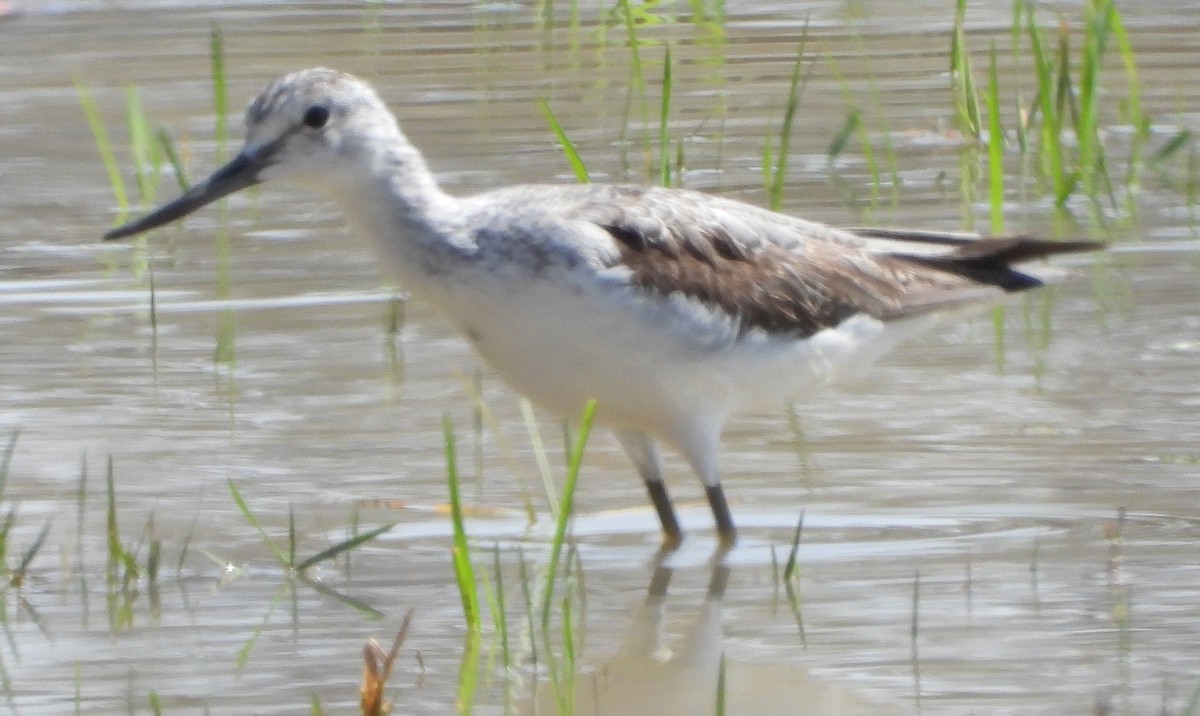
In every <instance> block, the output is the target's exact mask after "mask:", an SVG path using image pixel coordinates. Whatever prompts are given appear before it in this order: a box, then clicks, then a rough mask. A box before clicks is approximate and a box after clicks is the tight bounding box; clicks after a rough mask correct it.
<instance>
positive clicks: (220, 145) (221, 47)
mask: <svg viewBox="0 0 1200 716" xmlns="http://www.w3.org/2000/svg"><path fill="white" fill-rule="evenodd" d="M208 42H209V55H210V61H211V65H212V84H213V114H214V115H216V123H217V124H216V128H215V133H214V136H215V138H216V141H217V160H218V161H219V162H223V161H224V160H225V155H226V153H227V148H228V145H229V120H228V115H229V92H228V87H227V83H226V79H225V39H224V37H222V35H221V28H219V27H217V25H216V23H213V25H212V28H211V29H210V30H209V35H208Z"/></svg>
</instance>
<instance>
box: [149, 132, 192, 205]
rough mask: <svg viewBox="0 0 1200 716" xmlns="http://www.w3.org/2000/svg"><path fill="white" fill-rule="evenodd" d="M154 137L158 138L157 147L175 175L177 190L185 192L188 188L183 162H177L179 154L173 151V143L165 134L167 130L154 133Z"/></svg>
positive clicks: (169, 136)
mask: <svg viewBox="0 0 1200 716" xmlns="http://www.w3.org/2000/svg"><path fill="white" fill-rule="evenodd" d="M155 136H156V137H157V138H158V145H159V146H160V147H161V148H162V152H163V154H164V155H165V156H166V158H167V163H168V164H170V165H171V170H172V171H173V172H174V174H175V181H176V183H178V184H179V190H180V191H187V190H188V188H189V185H188V180H187V172H185V171H184V170H183V162H181V161H179V153H178V152H176V151H175V142H173V141H171V135H169V134H167V130H165V129H159V130H158V131H157V132H156V133H155Z"/></svg>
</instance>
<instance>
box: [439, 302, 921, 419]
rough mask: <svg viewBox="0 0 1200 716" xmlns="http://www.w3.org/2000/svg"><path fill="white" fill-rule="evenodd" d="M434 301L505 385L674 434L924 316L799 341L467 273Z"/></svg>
mask: <svg viewBox="0 0 1200 716" xmlns="http://www.w3.org/2000/svg"><path fill="white" fill-rule="evenodd" d="M468 285H471V286H472V287H471V288H467V287H465V286H464V285H463V284H461V283H460V284H457V286H456V287H455V288H453V289H446V290H436V291H434V292H432V293H431V294H430V295H429V296H428V298H430V299H431V300H433V301H434V302H435V303H436V304H439V307H440V308H441V309H442V310H443V312H444V313H446V314H447V316H448V317H449V318H451V320H453V321H454V322H455V324H456V325H457V326H458V327H459V329H460V330H461V331H462V332H463V333H464V334H465V335H466V336H467V338H468V339H469V340H470V341H471V342H472V344H473V345H474V346H475V348H476V349H477V350H478V351H479V353H480V355H481V356H482V357H483V359H484V360H485V361H486V362H487V363H488V365H489V366H491V367H492V369H494V370H495V371H496V372H497V373H498V374H499V375H500V376H501V377H502V378H503V379H504V380H505V381H506V382H508V383H509V384H510V385H511V386H512V387H513V388H514V389H516V390H517V391H518V392H520V393H522V394H523V395H525V396H526V397H528V398H529V399H530V400H531V401H533V402H534V403H535V404H537V405H539V406H541V407H543V408H545V409H548V410H551V411H553V412H554V413H556V414H558V415H560V416H563V417H574V416H576V415H578V414H579V412H580V411H581V410H582V408H583V406H584V405H585V404H586V402H587V401H588V400H591V399H595V400H596V401H597V404H598V407H597V420H598V421H600V422H603V423H605V424H607V425H609V426H611V427H623V428H636V429H639V430H643V431H645V432H647V433H649V434H651V435H655V436H657V437H660V438H663V439H666V440H667V441H669V442H673V441H675V440H676V439H678V438H679V437H680V436H681V435H684V434H686V433H687V432H688V431H689V430H691V429H692V427H693V426H694V425H695V424H696V423H697V422H702V423H706V424H709V425H713V424H717V425H720V424H723V423H724V422H725V420H726V419H727V418H728V417H729V415H731V414H733V413H735V412H739V411H742V410H754V409H767V410H773V409H778V408H782V407H783V406H784V405H786V404H787V403H788V402H789V401H791V400H794V399H796V398H798V397H800V396H803V395H807V394H809V393H811V392H812V391H813V390H814V389H816V388H817V387H819V386H820V385H822V384H824V383H827V382H830V381H832V380H835V379H837V378H838V377H840V376H842V375H844V374H847V373H849V372H852V371H853V370H855V369H857V368H860V367H862V366H863V365H865V364H867V363H869V362H870V361H872V360H874V359H875V358H877V357H878V356H880V355H882V354H883V353H884V352H886V351H887V350H888V349H890V348H891V347H892V346H894V345H895V344H896V343H897V342H899V341H901V340H903V339H905V338H907V337H908V336H910V335H913V334H915V333H916V332H918V331H920V330H924V329H925V328H926V327H927V326H928V325H931V324H932V322H933V321H932V320H931V319H920V320H918V321H906V322H901V323H890V324H884V323H882V322H880V321H878V320H876V319H874V318H871V317H869V316H856V317H854V318H852V319H850V320H847V321H845V322H843V323H842V324H841V325H840V326H838V327H837V328H834V329H828V330H825V331H822V332H820V333H817V334H815V335H813V336H811V337H809V338H808V339H803V340H801V339H795V338H791V337H786V336H770V335H767V334H764V333H761V332H757V331H752V332H749V333H747V334H745V335H742V336H738V334H737V326H736V324H734V323H733V322H732V321H730V320H729V319H728V317H726V316H724V315H723V314H720V313H715V312H713V311H711V310H709V309H707V308H706V307H703V306H699V305H698V304H696V303H695V302H692V301H684V300H682V299H680V300H677V301H671V302H662V301H659V302H657V303H656V302H653V301H652V300H650V299H648V298H646V297H644V296H642V295H640V294H637V293H632V292H629V291H627V290H613V289H612V288H611V287H608V288H602V287H600V286H595V287H592V288H591V289H588V290H585V289H580V290H574V289H573V288H571V287H566V286H563V285H562V284H554V283H549V282H539V281H537V280H536V279H533V280H530V281H528V282H524V283H523V284H521V285H519V286H518V287H517V288H514V287H513V282H511V281H508V282H501V281H497V282H487V283H483V284H482V285H481V284H479V283H476V282H474V281H473V282H471V283H470V284H468Z"/></svg>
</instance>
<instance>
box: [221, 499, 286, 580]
mask: <svg viewBox="0 0 1200 716" xmlns="http://www.w3.org/2000/svg"><path fill="white" fill-rule="evenodd" d="M226 482H228V483H229V494H230V495H232V496H233V502H234V504H236V505H237V506H238V509H239V510H241V512H242V516H243V517H245V518H246V521H247V522H249V523H250V526H251V527H253V528H254V529H255V530H257V531H258V534H260V535H262V538H263V542H264V543H265V544H266V545H267V548H268V549H270V550H271V552H273V553H274V554H275V558H276V559H278V560H279V563H280V564H281V565H283V567H284V568H285V569H291V568H292V564H293V563H292V562H290V561H289V560H288V556H287V555H286V554H285V553H284V552H283V550H281V549H280V548H279V545H277V544H275V540H273V539H271V536H270V535H268V534H267V531H266V530H264V529H263V527H262V525H261V524H259V522H258V518H257V517H255V516H254V513H253V512H251V511H250V507H249V506H248V505H247V504H246V501H245V500H244V499H242V493H241V492H240V491H238V488H237V485H236V484H235V483H234V482H233V480H232V479H229V480H227V481H226Z"/></svg>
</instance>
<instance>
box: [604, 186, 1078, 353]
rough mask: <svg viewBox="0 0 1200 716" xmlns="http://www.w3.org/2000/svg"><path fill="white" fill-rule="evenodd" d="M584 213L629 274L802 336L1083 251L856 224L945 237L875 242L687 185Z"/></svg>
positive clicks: (630, 196)
mask: <svg viewBox="0 0 1200 716" xmlns="http://www.w3.org/2000/svg"><path fill="white" fill-rule="evenodd" d="M608 191H611V192H614V194H613V196H612V197H611V201H599V202H598V201H596V199H597V197H596V196H594V195H593V196H591V197H590V199H591V200H590V201H589V203H588V206H587V210H586V212H585V218H587V219H588V220H590V221H593V222H594V223H596V224H597V225H599V226H601V227H602V228H603V229H604V230H605V231H607V232H608V233H609V234H610V235H611V236H612V237H613V238H614V239H615V240H616V244H617V248H618V250H619V252H620V261H621V263H622V264H624V265H625V266H626V267H628V268H629V270H630V272H631V275H632V278H631V280H632V282H633V284H634V285H636V286H638V287H639V288H641V289H643V290H646V291H651V292H654V293H657V294H660V295H664V296H666V295H670V294H673V293H679V294H682V295H685V296H688V297H690V298H693V299H696V300H698V301H701V302H704V303H707V304H710V305H712V306H714V307H717V308H719V309H721V310H722V311H724V312H726V313H728V314H729V315H731V316H736V317H737V318H738V319H739V321H740V330H741V331H742V332H745V331H748V330H751V329H759V330H763V331H766V332H769V333H780V334H788V335H793V336H797V337H806V336H809V335H812V334H814V333H816V332H817V331H820V330H822V329H824V328H830V327H833V326H836V325H838V324H839V323H841V322H842V321H844V320H846V319H847V318H850V317H851V316H853V315H855V314H858V313H866V314H869V315H871V316H874V317H876V318H879V319H882V320H894V319H899V318H906V317H911V316H917V315H922V314H925V313H930V312H933V311H938V310H945V309H948V308H953V307H956V306H960V305H965V304H969V303H977V302H982V301H987V300H990V299H995V298H996V297H997V296H999V295H1000V294H1001V293H1002V292H1005V291H1018V290H1023V289H1027V288H1032V287H1034V286H1038V285H1041V283H1040V281H1038V280H1037V279H1036V278H1034V277H1033V276H1030V275H1028V274H1025V273H1022V272H1020V271H1017V270H1015V269H1013V268H1012V267H1011V266H1010V265H1009V264H1010V263H1012V262H1016V261H1025V260H1029V259H1034V258H1039V257H1042V256H1047V255H1050V254H1055V253H1063V252H1072V251H1085V250H1093V249H1096V248H1099V246H1100V245H1098V244H1093V243H1088V242H1053V241H1041V240H1037V239H1032V238H1028V237H1000V238H987V239H975V240H967V239H966V238H965V237H963V236H962V235H957V234H955V235H951V234H937V233H934V232H911V233H907V232H903V231H898V230H895V231H893V230H862V233H861V234H860V235H862V236H868V237H870V238H885V239H892V240H898V241H903V240H905V239H906V236H909V237H917V238H915V239H912V240H914V241H917V242H921V243H941V244H945V245H947V246H949V247H952V248H949V249H948V250H947V251H946V252H944V253H940V254H935V255H919V254H906V253H902V252H896V253H887V252H884V253H880V252H876V251H871V250H868V249H867V248H865V247H863V246H860V245H856V244H855V243H853V239H854V235H852V234H851V233H850V232H839V231H838V230H836V229H832V228H829V227H825V226H822V225H818V224H809V223H807V222H802V221H800V220H792V219H790V217H786V216H784V215H781V214H775V213H772V212H767V211H765V210H762V209H758V208H756V207H752V206H749V205H745V204H740V203H737V202H732V201H729V200H725V199H714V198H713V197H708V196H705V195H701V194H695V193H693V192H681V191H665V190H661V189H641V188H636V187H618V188H610V189H609V190H608Z"/></svg>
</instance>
